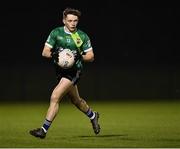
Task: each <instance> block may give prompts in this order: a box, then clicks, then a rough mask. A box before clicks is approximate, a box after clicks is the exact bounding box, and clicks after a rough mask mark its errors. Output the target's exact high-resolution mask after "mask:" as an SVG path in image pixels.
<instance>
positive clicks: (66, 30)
mask: <svg viewBox="0 0 180 149" xmlns="http://www.w3.org/2000/svg"><path fill="white" fill-rule="evenodd" d="M76 31H77V29H76ZM76 31H75V32H76ZM64 32H65V33H67V34H70V35H71V34H72V33H71V32H70V31H69V30H68V29H67V28H66V27H65V26H64ZM75 32H74V33H75Z"/></svg>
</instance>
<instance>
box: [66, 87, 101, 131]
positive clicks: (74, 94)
mask: <svg viewBox="0 0 180 149" xmlns="http://www.w3.org/2000/svg"><path fill="white" fill-rule="evenodd" d="M67 95H68V97H69V98H70V99H71V102H72V103H73V104H74V105H75V106H76V107H77V108H78V109H79V110H80V111H82V112H83V113H85V114H86V115H87V116H88V117H89V118H90V120H91V123H92V126H93V130H94V133H95V134H98V133H99V132H100V125H99V124H98V119H99V113H98V112H94V111H92V109H91V108H90V107H89V105H88V104H87V103H86V101H85V100H84V99H82V98H81V97H80V96H79V92H78V87H77V85H74V86H71V88H70V90H69V92H68V94H67Z"/></svg>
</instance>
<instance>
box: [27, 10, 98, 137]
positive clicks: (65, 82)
mask: <svg viewBox="0 0 180 149" xmlns="http://www.w3.org/2000/svg"><path fill="white" fill-rule="evenodd" d="M80 16H81V12H80V11H79V10H77V9H73V8H66V9H65V10H64V11H63V23H64V26H60V27H57V28H55V29H53V30H52V31H51V32H50V34H49V36H48V38H47V40H46V42H45V45H44V49H43V51H42V56H43V57H46V58H50V59H51V58H52V59H53V62H54V66H55V70H56V77H57V80H58V83H57V85H56V86H55V88H54V90H53V91H52V94H51V97H50V104H49V108H48V110H47V113H46V117H45V121H44V123H43V124H42V126H41V127H39V128H36V129H33V130H30V131H29V133H30V134H31V135H33V136H35V137H39V138H45V137H46V134H47V132H48V129H49V128H50V126H51V124H52V122H53V120H54V119H55V117H56V115H57V113H58V110H59V104H60V101H61V100H62V98H63V96H64V95H67V96H68V97H69V99H70V100H71V101H72V103H73V104H74V105H75V106H76V107H77V108H78V109H79V110H80V111H82V112H83V113H84V114H85V115H86V116H87V117H89V119H90V122H91V124H92V128H93V131H94V133H95V134H98V133H99V132H100V125H99V123H98V118H99V113H98V112H95V111H93V110H92V109H91V108H90V106H89V105H88V104H87V103H86V101H85V100H84V99H82V98H81V97H80V95H79V91H78V87H77V83H78V81H79V78H80V75H81V72H82V69H83V62H92V61H93V60H94V53H93V48H92V46H91V42H90V39H89V37H88V35H87V34H86V33H85V32H83V31H81V30H79V29H78V28H77V25H78V22H79V19H80ZM63 49H69V50H71V51H72V52H73V53H74V57H75V63H74V65H73V66H72V67H71V68H69V69H64V68H61V67H60V66H59V65H58V53H59V52H60V51H62V50H63Z"/></svg>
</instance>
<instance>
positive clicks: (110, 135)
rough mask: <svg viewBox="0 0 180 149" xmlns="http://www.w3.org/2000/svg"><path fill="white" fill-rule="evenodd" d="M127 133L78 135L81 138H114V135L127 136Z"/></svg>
mask: <svg viewBox="0 0 180 149" xmlns="http://www.w3.org/2000/svg"><path fill="white" fill-rule="evenodd" d="M127 136H128V135H127V134H109V135H96V136H78V137H79V138H91V137H92V138H93V137H101V138H113V137H127Z"/></svg>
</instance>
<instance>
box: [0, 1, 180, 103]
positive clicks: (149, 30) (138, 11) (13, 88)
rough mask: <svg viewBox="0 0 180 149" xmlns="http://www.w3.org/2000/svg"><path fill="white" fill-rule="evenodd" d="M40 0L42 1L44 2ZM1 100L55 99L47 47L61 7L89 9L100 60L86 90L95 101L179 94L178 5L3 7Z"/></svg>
mask: <svg viewBox="0 0 180 149" xmlns="http://www.w3.org/2000/svg"><path fill="white" fill-rule="evenodd" d="M38 3H39V4H38ZM1 6H2V7H3V8H4V9H1V10H0V17H1V21H0V26H1V28H0V34H1V54H0V66H1V73H0V78H1V85H0V86H1V88H0V90H1V94H0V99H1V100H2V101H19V100H20V101H33V100H36V101H41V100H44V101H48V100H49V96H50V94H51V91H52V89H53V87H54V83H55V82H56V78H55V74H54V71H53V67H52V66H51V63H50V61H48V60H47V59H45V58H43V57H42V56H41V52H42V49H43V46H44V42H45V41H46V38H47V36H48V35H49V33H50V31H51V30H52V29H53V28H55V27H57V26H59V25H63V24H62V11H63V10H64V9H65V8H66V7H74V8H77V9H80V10H81V11H82V18H81V20H80V23H79V28H80V29H81V30H83V31H85V32H86V33H87V34H88V35H89V36H90V38H91V42H92V45H93V48H94V52H95V61H94V62H93V63H88V64H86V65H85V68H84V75H83V76H82V78H81V80H80V82H79V89H80V94H81V96H82V97H84V98H88V99H89V100H93V99H94V100H106V99H107V100H110V99H111V100H113V99H115V100H124V99H144V100H151V99H168V100H173V99H179V98H180V69H179V66H180V59H179V58H180V52H179V47H180V46H179V39H180V38H179V16H180V9H179V5H178V4H177V3H175V2H170V1H168V2H165V1H163V2H159V3H158V2H157V1H156V2H155V3H154V2H152V1H146V2H143V1H132V2H130V1H113V0H112V1H95V0H94V1H93V0H92V1H86V0H84V1H80V0H79V1H78V0H74V1H71V0H60V1H56V2H54V1H44V2H43V3H40V2H38V1H37V3H35V2H32V1H31V2H28V1H24V2H21V3H20V2H17V1H14V2H10V3H6V2H5V3H4V4H3V5H1Z"/></svg>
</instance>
